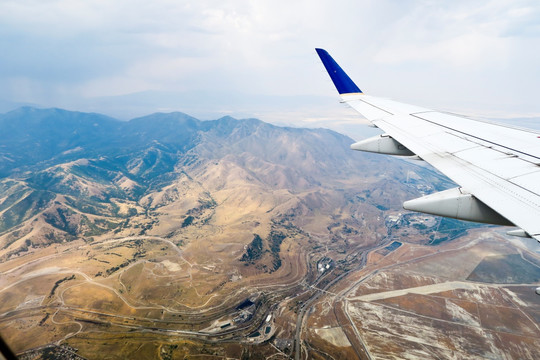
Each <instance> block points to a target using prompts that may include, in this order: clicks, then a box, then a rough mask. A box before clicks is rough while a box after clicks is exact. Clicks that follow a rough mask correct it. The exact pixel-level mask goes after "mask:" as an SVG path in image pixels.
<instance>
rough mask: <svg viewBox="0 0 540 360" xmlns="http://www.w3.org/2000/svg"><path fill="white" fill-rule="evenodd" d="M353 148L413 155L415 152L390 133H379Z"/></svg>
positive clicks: (380, 152)
mask: <svg viewBox="0 0 540 360" xmlns="http://www.w3.org/2000/svg"><path fill="white" fill-rule="evenodd" d="M351 149H353V150H358V151H367V152H372V153H378V154H386V155H401V156H412V155H414V153H413V152H412V151H411V150H409V149H407V148H406V147H405V146H403V145H401V143H399V142H398V141H396V140H395V139H394V138H392V137H390V136H389V135H386V134H383V135H377V136H374V137H371V138H369V139H366V140H362V141H359V142H357V143H354V144H352V145H351Z"/></svg>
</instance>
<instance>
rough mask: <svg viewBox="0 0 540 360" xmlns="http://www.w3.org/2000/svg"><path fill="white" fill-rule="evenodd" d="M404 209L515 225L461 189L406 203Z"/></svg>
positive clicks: (482, 221) (460, 218)
mask: <svg viewBox="0 0 540 360" xmlns="http://www.w3.org/2000/svg"><path fill="white" fill-rule="evenodd" d="M403 208H404V209H406V210H411V211H418V212H423V213H426V214H432V215H439V216H445V217H450V218H454V219H459V220H466V221H474V222H481V223H486V224H495V225H510V226H513V225H514V224H512V223H511V222H510V221H508V220H507V219H506V218H504V217H503V216H501V215H499V214H498V213H497V212H495V211H494V210H493V209H491V208H490V207H489V206H487V205H486V204H484V203H483V202H481V201H480V200H478V199H477V198H476V197H474V196H473V195H472V194H469V193H468V192H466V191H464V190H463V189H461V188H454V189H450V190H445V191H441V192H438V193H434V194H430V195H426V196H423V197H421V198H418V199H414V200H409V201H405V202H404V203H403Z"/></svg>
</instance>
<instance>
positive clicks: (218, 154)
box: [0, 108, 537, 359]
mask: <svg viewBox="0 0 540 360" xmlns="http://www.w3.org/2000/svg"><path fill="white" fill-rule="evenodd" d="M0 129H2V131H1V132H0V176H1V178H0V274H1V276H0V333H1V334H2V336H3V337H4V338H5V339H6V340H7V342H8V343H10V344H12V347H13V348H14V350H15V351H16V352H18V353H19V354H25V356H34V355H33V354H35V353H36V352H37V353H39V352H40V351H41V350H40V349H45V350H43V351H42V352H43V353H44V352H47V353H48V354H49V353H51V352H53V353H54V351H55V349H56V348H55V347H54V346H56V345H62V347H61V348H60V347H58V348H57V349H58V352H59V353H65V352H71V353H72V354H75V353H76V354H77V356H81V357H83V358H99V357H100V355H99V354H108V355H107V356H109V358H119V359H120V358H135V357H137V358H144V357H146V358H162V359H170V358H176V357H182V356H184V355H186V354H198V355H201V356H209V357H212V356H221V357H231V358H242V357H243V358H249V357H251V358H257V357H265V356H278V357H283V358H286V357H288V356H296V357H298V356H300V354H301V353H303V354H309V356H311V357H314V356H320V357H322V358H324V357H325V356H324V355H321V354H323V353H325V354H334V355H333V356H335V355H339V354H343V355H344V356H347V357H349V356H355V354H357V355H358V349H357V344H356V343H355V340H352V339H351V338H349V337H347V336H349V335H350V334H348V333H346V331H348V330H347V329H350V328H347V327H343V329H342V328H341V327H339V326H338V327H335V328H334V327H330V328H329V327H328V326H329V325H328V324H334V323H335V322H336V321H337V325H339V324H341V322H340V321H342V320H343V319H342V318H341V317H340V316H345V315H347V314H348V315H347V316H349V317H350V323H351V324H358V323H359V322H364V323H365V324H366V331H367V330H369V334H371V335H369V334H364V335H361V334H360V332H359V333H358V338H359V339H362V338H364V339H365V340H366V339H367V341H369V342H370V343H371V342H375V343H376V342H377V337H376V336H375V335H373V334H375V333H374V332H373V331H372V328H373V327H375V328H376V327H377V326H380V324H375V322H374V321H373V320H372V319H371V318H369V322H368V320H366V319H367V318H366V319H364V318H362V316H363V315H362V314H363V313H364V310H365V309H367V308H370V309H371V308H373V307H374V306H382V305H384V306H386V307H389V306H394V307H396V306H398V307H399V306H401V307H403V306H405V305H401V304H398V305H395V304H393V303H391V300H387V299H390V296H382V297H381V298H376V299H371V298H365V299H364V298H363V296H368V295H369V294H371V293H378V292H388V291H391V290H394V289H396V288H398V289H399V288H402V287H403V286H405V285H404V284H406V286H410V287H418V286H424V285H433V284H435V283H438V282H441V281H443V280H441V277H440V276H439V277H437V276H435V275H434V276H431V274H429V271H428V274H425V273H423V272H422V271H420V270H418V272H419V273H420V274H423V275H421V276H420V275H419V276H420V277H419V278H414V277H413V280H409V277H408V275H407V274H409V273H408V272H404V273H403V274H402V275H400V276H397V277H396V276H395V275H391V276H390V277H389V278H390V279H394V280H392V281H393V282H384V281H375V280H377V279H378V277H373V281H367V280H366V281H367V282H365V283H364V282H361V283H356V281H357V280H350V279H351V278H352V279H356V276H360V275H362V274H368V273H369V272H366V271H373V272H376V273H378V272H379V268H381V269H383V270H381V271H383V273H384V268H385V266H388V264H387V263H386V262H387V261H389V259H393V258H394V257H395V256H396V255H395V254H404V253H407V251H410V253H407V254H409V255H408V256H411V258H412V257H413V255H414V256H419V257H422V256H427V255H429V254H436V253H437V251H438V249H439V248H438V246H435V245H436V244H443V245H444V244H447V243H450V244H453V243H454V242H455V241H456V240H455V239H459V238H461V237H463V236H464V235H467V234H468V229H471V228H473V227H475V225H470V224H469V225H468V224H464V223H461V222H452V221H446V220H444V221H441V220H440V219H438V218H434V217H431V216H424V215H418V214H411V213H405V212H404V211H403V210H401V204H402V202H403V201H404V200H406V199H411V198H414V197H417V196H420V195H422V194H424V193H429V192H432V191H434V190H435V189H442V188H448V187H450V186H452V184H451V183H450V182H448V180H447V179H446V178H444V177H442V176H440V175H439V174H437V173H436V172H434V171H432V170H431V169H429V168H426V167H424V166H422V165H419V164H416V163H413V162H407V161H403V160H399V159H395V158H392V157H385V156H377V155H370V154H363V153H357V152H353V151H350V150H349V145H350V144H351V143H352V142H353V141H352V140H351V139H349V138H347V137H346V136H343V135H340V134H337V133H335V132H332V131H330V130H325V129H298V128H283V127H276V126H273V125H270V124H266V123H264V122H261V121H259V120H256V119H244V120H237V119H233V118H230V117H224V118H221V119H218V120H213V121H200V120H197V119H194V118H192V117H190V116H188V115H186V114H182V113H169V114H161V113H158V114H153V115H149V116H146V117H142V118H137V119H133V120H131V121H128V122H120V121H117V120H114V119H112V118H108V117H106V116H103V115H99V114H88V113H77V112H70V111H65V110H60V109H35V108H21V109H19V110H16V111H13V112H10V113H7V114H4V115H0ZM477 231H479V233H483V232H488V233H489V232H491V231H492V230H490V229H486V228H481V229H480V230H477ZM411 249H412V250H411ZM464 249H465V248H464ZM508 249H510V250H508ZM508 249H507V250H505V251H504V252H492V253H489V252H488V253H486V261H484V262H482V260H483V259H484V257H479V258H478V261H477V262H476V263H475V266H476V265H478V266H479V268H478V269H475V268H471V269H469V271H462V272H461V273H459V280H460V281H475V282H479V281H484V282H491V283H492V284H493V283H495V284H498V282H500V281H501V279H503V278H504V279H514V278H512V277H504V276H505V275H504V274H502V272H503V271H502V270H501V271H499V273H497V274H496V276H497V277H496V278H494V277H493V276H494V275H492V276H490V275H489V274H492V273H493V272H492V271H491V270H490V269H493V268H497V267H498V264H503V263H504V264H506V265H505V266H507V267H512V266H513V265H515V264H518V265H520V266H521V267H522V268H523V269H526V270H527V276H526V277H520V279H521V280H523V279H525V280H526V281H530V282H534V281H537V278H536V276H537V274H536V268H534V267H533V268H531V267H530V266H528V265H527V264H529V263H531V262H532V263H534V259H532V260H531V259H528V260H529V262H528V263H527V264H525V263H522V262H520V258H519V259H518V258H516V257H515V256H514V255H513V254H517V253H518V252H517V251H515V250H511V249H513V248H511V247H510V248H508ZM465 250H466V249H465ZM465 250H464V251H465ZM403 256H405V255H403ZM487 256H491V258H487ZM526 256H529V257H532V258H534V257H535V256H536V255H535V254H534V253H527V254H526ZM409 259H410V258H409ZM437 261H438V260H437ZM501 261H502V262H501ZM427 263H428V264H426V265H425V268H426V269H428V268H429V265H431V266H435V267H436V262H431V263H430V262H427ZM377 264H379V265H377ZM366 266H367V267H366ZM370 266H371V267H370ZM473 270H474V271H473ZM407 271H408V270H407ZM426 271H427V270H426ZM415 276H416V275H415ZM445 279H446V278H445ZM521 280H520V281H521ZM525 280H523V281H525ZM347 284H348V285H347ZM357 285H358V287H356V286H357ZM344 286H345V288H343V287H344ZM349 286H350V287H349ZM493 286H496V285H493ZM334 287H335V288H334ZM320 289H323V290H324V289H326V290H324V291H327V290H328V291H330V293H331V294H339V293H340V291H341V293H342V294H345V295H343V296H347V298H350V301H351V302H350V304H349V303H347V304H346V303H341V299H342V298H334V299H333V300H331V301H330V300H328V299H327V298H326V296H321V295H324V294H327V293H324V292H320ZM452 289H453V288H452ZM327 295H328V294H327ZM373 296H374V295H373ZM400 296H401V295H400ZM486 296H487V295H486ZM424 300H425V298H418V299H415V300H414V302H415V303H416V304H422V301H424ZM329 301H330V302H329ZM430 301H431V300H430ZM330 303H332V304H334V307H335V309H337V310H336V311H337V312H336V311H334V312H333V313H334V316H335V317H336V319H337V320H335V319H334V320H329V319H326V318H324V316H323V317H322V318H318V317H317V316H316V315H317V314H313V311H314V309H316V308H317V307H322V308H323V309H325V306H326V305H328V304H330ZM454 303H456V304H458V305H459V304H460V303H458V302H454ZM325 304H326V305H325ZM380 304H382V305H380ZM448 304H450V303H449V302H447V307H448V306H453V305H451V304H450V305H448ZM406 306H409V307H410V308H411V309H416V308H414V306H413V305H410V304H409V303H408V302H406ZM339 309H342V311H343V313H340V312H339ZM452 309H454V310H455V311H458V310H459V309H457V308H456V309H455V307H453V308H452ZM459 311H461V310H459ZM323 313H324V312H323ZM379 313H381V312H380V311H379ZM343 314H345V315H343ZM441 314H442V311H441ZM383 315H384V316H387V313H384V314H383ZM392 316H394V315H392ZM441 316H442V315H441ZM445 316H446V315H445ZM474 316H476V314H474ZM478 316H480V315H478ZM313 321H315V322H317V326H315V327H313V329H314V330H313V331H307V332H306V331H305V330H306V328H305V326H306V324H310V323H313ZM471 321H472V320H471ZM334 325H335V324H334ZM524 326H525V325H524ZM527 326H528V327H527V329H526V330H527V331H525V333H526V334H532V333H534V331H536V330H535V329H534V327H531V326H530V325H527ZM315 329H317V330H316V331H315ZM426 331H428V330H426ZM345 335H347V336H345ZM344 336H345V337H344ZM304 339H305V340H304ZM325 339H326V340H325ZM405 340H406V339H405ZM405 340H403V341H404V342H403V343H404V344H407V342H406V341H405ZM456 341H457V340H456ZM441 344H442V345H440V347H444V346H445V345H444V343H441ZM300 345H301V346H300ZM295 346H297V347H296V348H295ZM371 346H372V347H369V346H368V349H371V350H372V353H373V354H384V351H385V349H386V347H385V346H383V345H381V347H379V348H376V347H374V345H371ZM411 346H412V345H411ZM414 346H416V347H417V345H414ZM414 346H413V347H414ZM449 346H450V345H449ZM486 346H487V345H486ZM489 346H492V347H493V346H497V345H493V344H492V343H490V344H489ZM516 346H518V345H516ZM519 346H521V347H522V348H523V347H524V348H526V349H529V350H530V346H532V347H533V348H534V346H535V345H534V343H533V345H530V344H529V345H527V344H525V343H521V345H519ZM528 346H529V348H527V347H528ZM416 347H415V348H416ZM387 350H388V349H387ZM321 351H323V352H321ZM444 351H446V350H444ZM444 351H443V350H441V351H440V353H441V354H443V353H445V352H444ZM463 351H464V352H466V351H467V349H465V350H463ZM497 351H498V350H497ZM497 351H493V352H492V353H493V354H501V352H497ZM428 353H429V352H428ZM531 353H532V352H531ZM418 354H422V352H418ZM437 354H439V353H437ZM502 354H504V351H503V352H502Z"/></svg>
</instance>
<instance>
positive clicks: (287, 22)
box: [0, 0, 540, 132]
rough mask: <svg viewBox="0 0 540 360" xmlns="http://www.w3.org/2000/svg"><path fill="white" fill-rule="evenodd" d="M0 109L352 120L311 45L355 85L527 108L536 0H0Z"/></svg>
mask: <svg viewBox="0 0 540 360" xmlns="http://www.w3.org/2000/svg"><path fill="white" fill-rule="evenodd" d="M0 24H2V26H0V45H1V47H2V50H1V52H0V110H1V111H2V112H5V111H7V110H10V109H11V108H14V107H17V106H20V105H21V104H33V105H36V106H43V107H60V108H65V109H69V110H79V111H95V112H100V113H104V114H107V115H110V116H113V117H116V118H119V119H122V120H127V119H130V118H132V117H136V116H142V115H146V114H149V113H152V112H156V111H161V112H170V111H182V112H185V113H188V114H190V115H192V116H195V117H197V118H200V119H216V118H219V117H221V116H225V115H231V116H234V117H238V118H246V117H257V118H260V119H261V120H263V121H267V122H271V123H275V124H281V125H283V124H286V125H292V126H307V127H321V126H322V127H330V128H333V129H336V130H338V131H341V132H347V131H353V130H351V129H353V128H354V127H355V126H356V125H357V124H358V123H361V122H362V120H361V119H360V118H359V116H357V115H356V113H355V112H354V111H353V110H352V109H349V108H347V107H346V105H343V104H340V103H339V98H338V96H337V92H336V91H335V88H334V87H333V85H332V83H331V81H330V79H329V77H328V75H327V74H326V72H325V70H324V68H323V67H322V64H321V63H320V61H319V59H318V57H317V55H316V53H315V50H314V49H315V48H316V47H322V48H325V49H326V50H328V51H329V52H330V54H331V55H332V56H333V57H334V58H335V59H336V60H337V61H338V63H340V65H341V66H342V67H343V68H344V69H345V71H347V72H348V73H349V75H350V76H351V77H352V78H353V79H354V80H355V82H356V83H357V85H358V86H359V87H360V88H361V89H362V90H363V91H364V92H366V93H369V94H371V95H376V96H382V97H387V98H391V99H394V100H398V101H402V102H407V103H412V104H415V105H420V106H424V107H428V108H434V109H438V110H445V111H452V112H455V113H460V114H464V115H471V116H478V117H484V118H524V117H526V118H529V117H532V118H535V117H540V101H539V100H538V98H539V96H538V95H540V81H539V80H540V67H539V64H540V2H538V1H537V0H483V1H475V0H468V1H462V0H454V1H434V0H433V1H432V0H417V1H415V0H333V1H324V0H310V1H303V0H300V1H294V0H286V1H284V0H271V1H270V0H252V1H250V0H243V1H239V0H219V1H213V0H198V1H184V0H152V1H148V0H144V1H140V0H1V1H0Z"/></svg>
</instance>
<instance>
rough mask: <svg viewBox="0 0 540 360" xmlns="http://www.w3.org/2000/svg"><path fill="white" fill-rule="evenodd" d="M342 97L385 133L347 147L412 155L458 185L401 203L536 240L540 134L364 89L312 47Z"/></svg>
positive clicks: (539, 234) (538, 234)
mask: <svg viewBox="0 0 540 360" xmlns="http://www.w3.org/2000/svg"><path fill="white" fill-rule="evenodd" d="M317 53H318V54H319V56H320V57H321V60H322V62H323V64H324V65H325V67H326V69H327V71H328V73H329V75H330V77H331V78H332V80H333V82H334V84H335V85H336V88H337V89H338V92H339V93H340V95H341V98H342V100H343V101H344V102H346V103H347V104H349V105H350V106H351V107H352V108H354V109H355V110H357V111H358V112H360V113H361V114H362V115H363V116H365V117H366V118H367V119H368V120H370V121H371V122H372V123H373V124H374V125H375V126H377V127H378V128H380V129H382V130H383V131H384V132H385V133H386V134H385V135H381V136H379V137H376V138H372V139H368V140H365V141H362V142H359V143H357V144H353V145H352V146H351V148H353V149H355V150H364V151H372V152H380V153H387V154H394V155H411V153H412V154H415V155H417V156H418V157H420V158H421V159H423V160H425V161H426V162H428V163H429V164H431V165H432V166H433V167H435V168H436V169H438V170H439V171H441V172H442V173H444V174H445V175H446V176H448V177H449V178H450V179H452V180H453V181H454V182H455V183H457V184H459V185H460V186H461V187H460V188H459V189H454V190H452V191H445V192H441V193H437V194H432V195H428V196H426V197H424V198H420V199H416V200H412V201H408V202H406V203H405V204H404V207H405V208H407V209H411V210H416V211H422V212H427V213H431V214H436V215H443V216H450V217H454V218H458V219H463V220H472V221H480V222H487V223H495V224H503V225H515V226H518V227H520V228H521V229H522V231H515V232H514V234H516V233H517V234H521V235H522V236H531V237H533V238H535V239H536V240H538V241H540V133H539V132H535V131H533V130H524V129H517V128H512V127H508V126H503V125H498V124H493V123H488V122H482V121H477V120H472V119H468V118H466V117H462V116H459V115H454V114H448V113H444V112H438V111H433V110H430V109H424V108H421V107H417V106H412V105H407V104H402V103H399V102H395V101H391V100H387V99H381V98H377V97H372V96H369V95H365V94H363V93H362V92H361V91H360V89H359V88H358V87H357V86H356V85H355V84H354V82H353V81H352V80H351V79H350V78H349V77H348V76H347V74H345V72H344V71H343V70H342V69H341V68H340V67H339V65H338V64H337V63H336V62H335V61H334V60H333V59H332V57H331V56H330V55H329V54H328V53H327V52H326V51H324V50H322V49H317Z"/></svg>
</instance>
